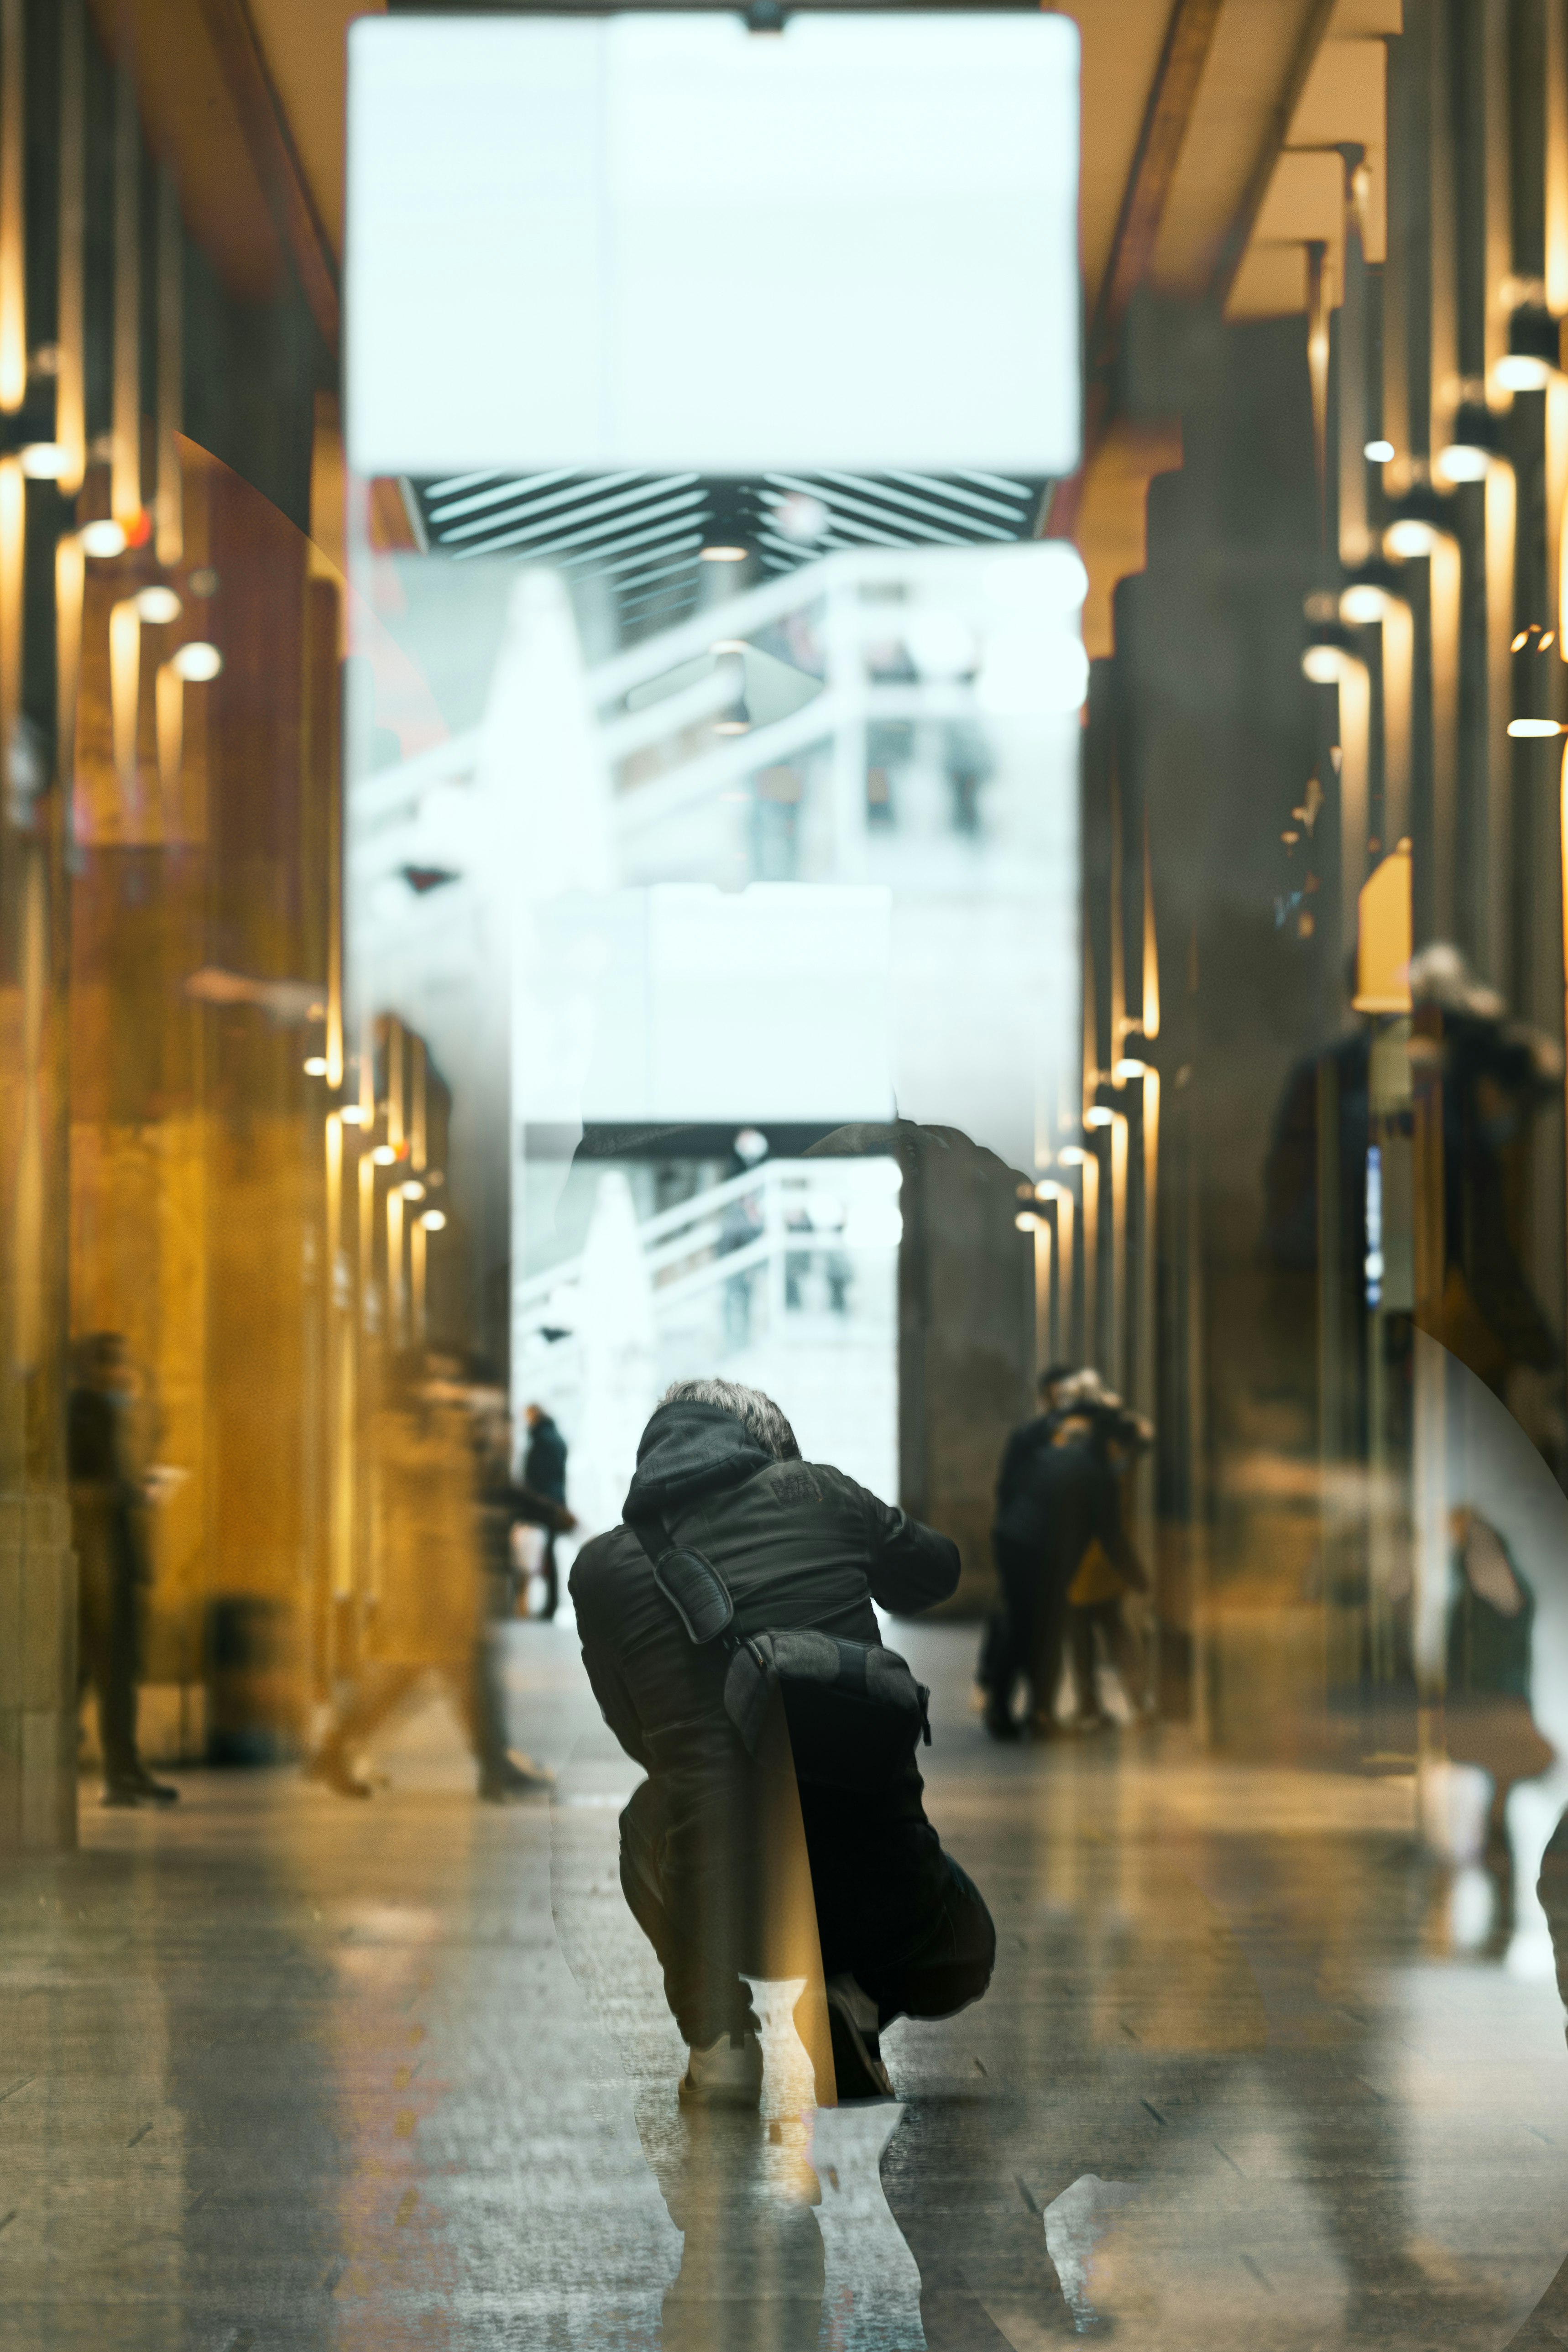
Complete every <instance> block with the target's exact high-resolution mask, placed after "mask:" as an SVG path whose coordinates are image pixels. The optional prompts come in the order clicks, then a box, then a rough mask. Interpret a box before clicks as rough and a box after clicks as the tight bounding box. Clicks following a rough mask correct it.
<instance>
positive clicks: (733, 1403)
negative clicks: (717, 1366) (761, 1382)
mask: <svg viewBox="0 0 1568 2352" xmlns="http://www.w3.org/2000/svg"><path fill="white" fill-rule="evenodd" d="M659 1402H660V1404H714V1405H717V1406H718V1408H719V1410H720V1412H727V1413H728V1414H729V1415H730V1418H731V1421H738V1422H739V1423H740V1424H741V1426H742V1429H743V1430H744V1431H745V1433H746V1434H747V1436H748V1437H754V1438H755V1440H756V1442H757V1444H759V1445H760V1446H761V1447H762V1449H763V1453H764V1454H772V1455H773V1460H774V1461H775V1462H798V1461H799V1460H800V1448H799V1446H798V1445H797V1444H795V1432H794V1430H793V1429H792V1428H791V1427H790V1425H789V1423H788V1422H787V1421H786V1420H785V1419H784V1415H783V1413H782V1412H780V1411H779V1408H778V1406H777V1405H776V1404H775V1403H774V1402H773V1399H772V1397H770V1396H764V1395H763V1392H762V1391H761V1389H748V1388H742V1385H741V1383H740V1381H671V1382H670V1384H669V1386H668V1388H667V1389H666V1391H665V1392H664V1394H663V1395H662V1396H661V1397H660V1399H659Z"/></svg>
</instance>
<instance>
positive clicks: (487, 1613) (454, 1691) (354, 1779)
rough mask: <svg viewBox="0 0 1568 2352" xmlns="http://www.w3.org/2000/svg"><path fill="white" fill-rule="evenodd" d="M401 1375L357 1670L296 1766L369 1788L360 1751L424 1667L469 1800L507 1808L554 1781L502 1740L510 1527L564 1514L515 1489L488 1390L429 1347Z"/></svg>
mask: <svg viewBox="0 0 1568 2352" xmlns="http://www.w3.org/2000/svg"><path fill="white" fill-rule="evenodd" d="M403 1370H404V1378H403V1381H402V1383H401V1385H400V1387H399V1388H398V1389H397V1390H396V1391H395V1392H394V1396H393V1400H392V1401H391V1402H389V1403H388V1404H387V1405H385V1406H384V1407H383V1408H382V1410H381V1411H380V1412H378V1413H377V1414H376V1416H375V1419H374V1427H373V1431H372V1436H371V1454H372V1465H373V1466H372V1475H373V1477H374V1480H375V1482H376V1486H377V1487H378V1490H379V1492H378V1496H377V1502H378V1506H379V1507H378V1509H377V1511H376V1514H375V1524H376V1525H377V1526H378V1527H379V1528H380V1529H381V1531H382V1539H381V1551H380V1559H379V1561H378V1570H379V1574H378V1579H377V1586H376V1597H375V1600H374V1603H373V1605H372V1607H371V1608H370V1609H369V1610H368V1612H367V1613H366V1623H365V1633H364V1654H363V1662H362V1665H361V1671H360V1674H359V1676H358V1679H357V1682H356V1684H355V1685H354V1689H353V1695H352V1696H351V1697H350V1698H349V1700H348V1703H347V1705H346V1706H344V1707H343V1709H342V1712H341V1713H340V1714H339V1715H338V1717H336V1719H335V1721H334V1722H333V1724H332V1727H331V1730H330V1731H329V1733H328V1735H327V1737H326V1738H325V1740H324V1741H323V1742H322V1744H321V1747H320V1748H318V1750H317V1752H316V1754H315V1755H314V1757H313V1758H312V1759H311V1760H310V1764H309V1765H308V1766H307V1767H306V1770H307V1773H308V1775H309V1777H310V1779H311V1780H319V1781H321V1783H322V1784H323V1786H325V1787H327V1788H329V1789H332V1790H336V1792H337V1793H338V1794H339V1795H340V1796H343V1797H360V1798H363V1797H368V1796H369V1795H370V1794H371V1793H372V1784H371V1782H370V1781H369V1780H367V1779H366V1778H364V1777H363V1774H362V1773H361V1771H360V1770H359V1769H358V1766H359V1762H360V1760H361V1759H362V1758H363V1752H364V1750H365V1748H367V1747H368V1746H369V1744H370V1742H371V1741H372V1739H373V1738H374V1735H375V1734H376V1732H377V1731H378V1730H380V1729H381V1728H382V1727H383V1726H384V1725H385V1724H386V1723H387V1722H388V1721H390V1719H391V1718H392V1717H394V1716H395V1714H396V1713H397V1712H398V1710H399V1709H400V1708H401V1707H402V1706H403V1705H404V1703H405V1700H406V1699H407V1698H408V1696H410V1694H411V1693H412V1692H413V1691H414V1690H415V1688H416V1685H418V1684H419V1683H420V1682H421V1681H422V1680H424V1678H425V1677H426V1675H432V1674H434V1675H436V1676H437V1679H438V1680H439V1682H440V1683H441V1684H442V1685H444V1686H445V1688H446V1689H447V1693H448V1694H449V1696H450V1697H451V1699H452V1701H453V1704H454V1706H455V1707H456V1709H457V1712H458V1717H459V1718H460V1720H461V1722H462V1725H463V1728H464V1731H465V1733H466V1735H467V1738H468V1745H469V1747H470V1748H471V1749H472V1751H473V1755H474V1758H475V1760H476V1762H477V1763H478V1765H479V1796H480V1797H481V1798H482V1799H483V1800H484V1801H485V1802H486V1803H489V1804H507V1803H510V1802H511V1801H513V1800H514V1799H516V1798H519V1797H522V1796H526V1795H529V1794H531V1793H533V1792H536V1791H537V1790H540V1789H542V1788H547V1787H548V1786H549V1785H550V1782H551V1778H552V1776H551V1775H550V1773H549V1772H547V1771H546V1770H544V1769H543V1768H542V1767H541V1766H539V1765H537V1764H535V1763H533V1762H532V1761H531V1759H529V1758H527V1757H525V1756H521V1755H515V1754H514V1753H513V1752H512V1750H511V1748H510V1746H509V1744H508V1738H507V1725H506V1697H505V1689H504V1685H503V1683H502V1680H501V1662H500V1655H499V1643H497V1641H496V1639H495V1636H494V1633H493V1631H492V1628H493V1626H494V1624H495V1622H496V1619H497V1617H498V1616H500V1615H503V1614H504V1615H510V1613H511V1608H512V1603H513V1601H514V1600H515V1594H516V1570H515V1567H514V1565H513V1562H512V1557H511V1530H512V1528H513V1527H514V1526H516V1525H517V1524H518V1523H519V1521H531V1523H533V1524H536V1525H542V1526H548V1527H554V1528H558V1529H564V1528H568V1527H570V1526H572V1525H573V1524H574V1521H573V1518H572V1515H571V1513H570V1512H569V1511H567V1510H566V1509H565V1508H564V1507H563V1506H562V1505H559V1504H555V1503H552V1502H549V1501H547V1500H546V1499H545V1498H544V1497H543V1496H534V1495H531V1494H530V1493H529V1492H528V1490H527V1489H525V1488H523V1487H521V1486H515V1485H514V1484H513V1482H512V1479H511V1475H510V1427H509V1426H508V1424H507V1423H506V1416H505V1414H504V1412H502V1411H501V1410H500V1394H499V1391H496V1390H495V1389H494V1388H493V1387H492V1386H489V1385H483V1386H481V1385H480V1384H479V1382H478V1381H476V1380H475V1378H474V1377H473V1376H472V1374H471V1373H470V1372H468V1371H467V1370H465V1368H464V1366H463V1365H462V1363H461V1362H460V1361H459V1360H457V1359H455V1358H452V1357H448V1356H447V1355H445V1354H444V1353H440V1352H433V1353H432V1354H431V1355H429V1356H428V1357H427V1358H426V1359H423V1360H415V1361H414V1362H412V1363H407V1362H405V1366H404V1368H403Z"/></svg>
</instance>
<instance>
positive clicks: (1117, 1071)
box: [1110, 1055, 1149, 1087]
mask: <svg viewBox="0 0 1568 2352" xmlns="http://www.w3.org/2000/svg"><path fill="white" fill-rule="evenodd" d="M1148 1069H1149V1065H1148V1063H1147V1062H1138V1061H1134V1060H1133V1059H1132V1057H1131V1055H1123V1057H1122V1059H1121V1061H1120V1062H1118V1063H1117V1064H1116V1065H1115V1066H1114V1068H1113V1069H1112V1071H1111V1073H1110V1075H1111V1076H1112V1077H1113V1078H1114V1079H1115V1081H1116V1083H1117V1085H1118V1086H1119V1087H1124V1086H1125V1085H1126V1084H1127V1082H1128V1080H1129V1079H1130V1078H1142V1077H1144V1076H1147V1074H1148Z"/></svg>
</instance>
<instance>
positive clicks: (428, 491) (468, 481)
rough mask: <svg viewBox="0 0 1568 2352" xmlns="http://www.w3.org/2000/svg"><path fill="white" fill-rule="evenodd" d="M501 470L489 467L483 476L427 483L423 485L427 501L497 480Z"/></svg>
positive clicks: (461, 477) (475, 475) (460, 477)
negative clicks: (480, 483)
mask: <svg viewBox="0 0 1568 2352" xmlns="http://www.w3.org/2000/svg"><path fill="white" fill-rule="evenodd" d="M500 470H501V469H500V467H499V466H487V467H485V470H484V472H483V473H482V474H453V475H451V476H450V477H449V478H447V480H446V481H444V482H426V483H425V484H424V485H423V488H424V492H425V496H426V498H427V499H444V498H447V497H448V496H450V495H451V494H452V493H453V492H455V491H458V490H471V489H472V488H473V487H474V484H475V483H476V482H493V481H495V480H497V479H498V478H499V477H500ZM509 478H510V477H509Z"/></svg>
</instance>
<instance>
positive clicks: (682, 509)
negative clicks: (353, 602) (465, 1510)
mask: <svg viewBox="0 0 1568 2352" xmlns="http://www.w3.org/2000/svg"><path fill="white" fill-rule="evenodd" d="M701 504H702V492H701V491H700V490H688V491H687V492H686V493H685V494H684V496H682V497H680V498H677V499H668V500H667V501H666V502H665V504H664V505H662V506H658V507H645V508H644V509H643V510H642V512H641V514H638V515H635V516H626V515H623V516H621V517H619V518H618V519H617V520H614V521H608V522H605V521H600V522H591V523H589V524H588V525H587V526H586V528H585V529H584V530H569V531H567V532H565V533H564V534H563V535H562V536H559V537H556V538H553V539H552V538H550V537H548V535H547V534H548V533H550V532H552V531H554V532H557V533H559V532H560V531H561V525H562V524H563V522H573V521H575V520H576V518H575V516H573V515H558V516H557V517H556V518H555V520H554V521H553V522H549V523H533V524H531V525H528V526H525V527H524V528H523V529H521V530H509V531H503V532H502V533H501V535H500V538H499V539H492V540H487V541H485V542H484V544H483V545H482V546H478V545H476V546H472V547H459V548H456V549H454V550H453V561H454V562H457V563H462V562H465V561H466V560H467V559H468V557H469V556H471V555H496V554H499V553H500V551H502V550H503V549H505V548H510V547H529V548H530V551H531V553H532V554H534V555H537V556H538V558H539V559H540V561H541V562H554V561H555V559H556V558H557V557H558V556H562V555H564V554H565V553H566V551H567V550H568V549H570V548H574V547H575V548H584V549H586V548H590V547H593V546H595V543H596V544H597V547H598V551H599V552H601V553H604V554H613V553H614V552H615V551H616V549H617V548H620V547H629V546H636V545H638V544H640V542H641V539H642V538H646V537H647V535H648V534H647V532H644V533H641V534H639V535H637V536H636V537H633V538H627V537H626V535H625V529H624V527H625V525H626V523H627V522H628V521H636V522H642V521H647V523H648V524H649V525H650V526H655V527H658V526H664V527H668V523H669V521H670V520H673V519H674V518H675V517H677V516H679V517H680V518H681V519H682V520H686V519H688V518H689V516H690V513H691V509H693V508H694V507H700V506H701ZM531 541H542V543H541V544H539V545H537V546H531V547H530V543H531Z"/></svg>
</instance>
